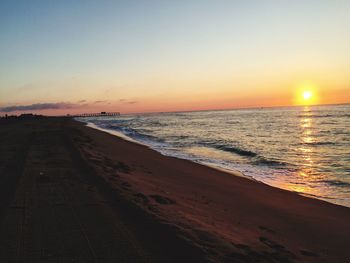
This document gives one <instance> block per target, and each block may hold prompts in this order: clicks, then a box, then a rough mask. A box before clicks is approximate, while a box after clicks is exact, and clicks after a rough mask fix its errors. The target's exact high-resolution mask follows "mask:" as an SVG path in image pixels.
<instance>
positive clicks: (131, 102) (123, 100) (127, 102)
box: [119, 99, 138, 104]
mask: <svg viewBox="0 0 350 263" xmlns="http://www.w3.org/2000/svg"><path fill="white" fill-rule="evenodd" d="M119 102H121V103H123V104H135V103H138V101H137V100H129V99H120V100H119Z"/></svg>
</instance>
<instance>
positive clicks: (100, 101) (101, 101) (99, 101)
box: [94, 100, 107, 104]
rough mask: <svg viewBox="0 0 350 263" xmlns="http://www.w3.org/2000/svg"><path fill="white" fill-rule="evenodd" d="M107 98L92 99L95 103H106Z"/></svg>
mask: <svg viewBox="0 0 350 263" xmlns="http://www.w3.org/2000/svg"><path fill="white" fill-rule="evenodd" d="M106 102H107V100H96V101H94V103H95V104H98V103H106Z"/></svg>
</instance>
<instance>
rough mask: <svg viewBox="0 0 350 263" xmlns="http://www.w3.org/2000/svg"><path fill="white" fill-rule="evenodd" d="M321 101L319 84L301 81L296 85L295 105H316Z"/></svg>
mask: <svg viewBox="0 0 350 263" xmlns="http://www.w3.org/2000/svg"><path fill="white" fill-rule="evenodd" d="M319 103H320V96H319V93H318V87H317V85H315V84H313V83H310V82H309V83H305V82H304V83H301V84H299V85H297V86H296V88H295V93H294V105H316V104H319Z"/></svg>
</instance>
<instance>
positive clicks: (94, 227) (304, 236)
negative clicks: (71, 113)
mask: <svg viewBox="0 0 350 263" xmlns="http://www.w3.org/2000/svg"><path fill="white" fill-rule="evenodd" d="M1 124H3V123H1ZM3 127H4V128H3V133H4V135H3V137H2V143H3V145H5V146H6V145H8V144H10V143H12V144H13V145H15V146H16V145H17V144H18V143H20V142H21V141H23V140H24V141H25V138H29V137H30V136H33V137H34V139H33V140H32V141H31V142H30V143H31V146H30V147H29V146H28V147H29V148H28V149H29V150H28V151H29V156H31V155H33V154H34V155H33V156H34V157H35V154H36V153H37V152H38V151H39V150H40V149H41V148H40V147H42V146H40V145H41V144H43V143H47V144H48V146H47V147H48V149H50V146H52V145H57V147H58V146H59V145H61V144H64V145H66V146H65V148H64V147H63V148H62V149H63V150H64V151H66V152H67V153H69V154H68V155H67V154H66V153H64V151H63V150H62V152H60V151H58V150H57V151H55V152H50V151H49V152H48V153H49V154H46V153H43V160H45V159H49V158H51V157H52V161H50V163H48V164H47V165H48V166H49V168H50V166H51V171H52V176H54V175H55V176H56V177H52V178H54V179H51V180H53V181H54V182H55V184H54V183H53V182H51V181H44V183H43V179H45V180H48V179H49V178H46V177H45V178H42V177H43V176H42V175H41V174H39V175H37V174H35V175H34V174H32V173H28V169H29V171H31V170H33V169H34V170H35V171H37V166H38V165H39V164H38V163H39V162H40V161H43V160H40V159H33V160H32V161H31V159H30V158H29V159H28V158H27V159H26V160H25V161H23V162H24V164H23V165H24V167H23V169H24V174H19V175H18V176H19V178H20V179H19V181H18V182H17V183H16V182H11V184H12V185H13V187H14V189H17V190H16V191H14V192H13V193H12V195H14V196H15V197H14V200H15V202H19V201H18V200H22V199H21V198H24V197H26V196H28V198H30V199H28V200H32V197H31V195H34V196H35V195H37V193H36V192H35V191H34V192H32V193H31V192H30V191H31V190H30V189H39V190H40V189H42V190H40V191H44V192H45V191H49V192H52V191H57V193H60V191H61V190H62V185H61V184H62V182H61V180H73V179H69V177H62V176H68V175H66V174H65V173H63V174H62V171H61V170H60V169H63V168H64V167H65V166H66V165H67V163H68V164H69V163H72V165H74V167H76V168H74V169H73V168H71V169H72V172H71V175H70V176H73V175H74V174H75V173H78V174H79V176H80V177H79V178H77V180H76V182H77V183H74V187H73V186H70V185H71V183H69V184H68V185H67V186H65V188H64V189H65V191H66V192H67V191H68V192H69V191H70V189H71V190H72V191H73V192H72V193H70V194H71V195H75V194H76V195H77V197H76V198H78V200H83V201H84V200H85V199H86V198H87V199H86V200H89V201H84V202H83V203H82V204H81V205H79V204H80V203H79V204H78V205H77V204H74V207H81V208H80V209H83V211H85V209H87V208H86V204H85V202H88V203H91V202H92V201H93V200H95V201H93V203H94V204H95V203H96V204H97V203H98V204H99V205H98V206H97V207H98V210H95V208H94V207H95V206H92V207H90V206H88V207H90V208H89V209H91V210H87V211H86V212H85V213H86V218H85V217H84V218H85V220H88V221H87V222H85V223H86V224H88V227H87V230H88V233H90V232H89V231H91V233H95V232H96V231H97V233H100V231H101V230H100V228H101V226H100V225H99V224H92V223H91V222H90V221H89V220H91V219H89V218H90V217H91V216H92V214H94V217H96V218H99V219H98V220H99V221H96V222H104V221H105V220H107V221H108V222H117V225H118V224H119V227H118V228H120V225H123V229H124V228H125V229H126V230H127V231H128V233H129V234H128V235H127V236H128V238H127V240H126V241H125V242H126V244H129V245H127V247H128V248H129V249H128V250H130V251H132V249H131V248H130V247H136V248H137V249H136V251H139V252H137V253H138V254H140V258H141V259H145V258H148V260H146V261H148V262H149V261H151V262H162V261H163V262H164V260H166V261H168V262H179V261H184V260H185V261H186V260H187V261H191V262H348V261H349V259H350V252H349V250H348V249H347V248H348V240H349V237H350V228H349V224H350V223H349V222H350V209H349V208H347V207H343V206H339V205H335V204H331V203H328V202H325V201H322V200H318V199H313V198H308V197H305V196H301V195H298V194H296V193H294V192H289V191H286V190H282V189H278V188H274V187H272V186H269V185H266V184H263V183H260V182H256V181H254V180H250V179H247V178H245V177H240V176H234V175H232V174H229V173H226V172H224V171H220V170H217V169H214V168H210V167H208V166H204V165H201V164H198V163H194V162H191V161H188V160H183V159H179V158H174V157H168V156H164V155H162V154H160V153H159V152H157V151H155V150H152V149H150V148H149V147H147V146H144V145H140V144H136V143H134V142H130V141H126V140H124V139H122V138H119V137H117V136H115V135H112V134H109V133H106V132H104V131H100V130H97V129H94V128H91V127H87V126H86V125H85V124H84V123H82V122H78V121H75V120H73V119H70V118H40V119H31V120H14V121H13V123H12V124H11V123H10V124H6V123H5V124H4V125H3ZM5 134H12V136H13V137H14V138H15V137H16V136H17V137H18V138H17V140H15V141H10V140H8V139H6V138H7V137H8V135H5ZM28 136H29V137H28ZM51 137H52V139H50V138H51ZM19 138H22V139H21V140H19ZM45 138H47V139H45ZM28 142H29V140H28ZM39 142H40V143H41V144H39ZM38 145H39V146H40V147H39V146H38ZM64 145H63V146H64ZM16 147H17V146H16ZM16 147H12V148H13V149H15V148H16ZM55 147H56V146H55ZM12 148H11V149H12ZM4 149H5V148H4ZM9 149H10V148H9ZM33 149H34V150H35V151H34V152H32V153H31V151H33ZM65 149H66V150H65ZM40 151H41V150H40ZM51 151H52V150H51ZM1 154H2V156H3V157H4V156H11V155H10V154H9V153H6V152H4V151H2V152H1ZM55 154H56V155H55ZM50 156H51V157H50ZM67 156H68V157H69V156H70V158H71V160H68V159H67V161H65V162H63V160H64V158H68V157H67ZM61 159H62V163H60V162H61ZM4 160H5V159H4ZM68 161H69V162H68ZM64 163H65V164H64ZM4 167H5V168H4V169H7V170H10V169H12V168H11V167H12V166H9V165H7V166H6V165H5V166H4ZM6 167H7V168H6ZM28 167H29V168H28ZM41 167H42V166H40V167H39V168H40V169H42V168H41ZM62 167H63V168H62ZM45 169H46V168H45ZM64 169H66V168H64ZM67 169H68V168H67ZM73 170H74V171H76V172H73ZM3 171H5V170H3ZM33 176H34V178H37V179H35V180H34V179H30V178H31V177H33ZM26 178H27V179H26ZM28 178H29V179H30V180H29V179H28ZM61 178H63V179H61ZM48 182H49V183H48ZM72 182H75V181H72ZM85 182H86V183H85ZM32 183H34V186H31V184H32ZM4 187H6V185H5V184H4V185H3V188H4ZM38 187H39V188H38ZM46 187H48V188H46ZM4 189H5V188H4ZM45 189H46V190H45ZM44 192H43V193H44ZM24 193H26V194H24ZM95 195H98V196H101V197H102V199H103V200H105V201H102V202H100V201H96V200H99V198H100V197H99V198H98V199H96V198H97V197H95ZM57 196H58V197H59V194H55V195H54V196H53V197H50V198H53V200H54V203H55V204H56V203H57V202H62V201H60V200H56V199H55V198H58V197H57ZM38 198H39V199H38ZM40 198H43V199H42V200H41V199H40ZM37 199H38V201H40V200H41V202H44V204H46V202H47V201H46V197H45V195H42V197H35V198H34V199H33V200H34V201H35V200H37ZM4 200H5V199H4ZM6 200H7V199H6ZM9 200H10V199H9ZM16 200H17V201H16ZM4 202H5V201H4ZM21 202H22V201H21ZM27 203H28V204H27ZM29 204H30V202H28V201H25V202H24V206H25V207H26V210H25V211H29V212H30V211H31V209H33V207H32V206H29V207H27V206H28V205H29ZM8 206H9V207H19V206H23V204H22V203H21V205H20V204H17V205H16V206H14V204H13V203H11V202H10V203H9V204H8ZM41 206H42V205H40V206H39V207H41ZM65 206H68V207H69V206H71V204H70V203H69V202H68V203H64V204H63V207H65ZM4 207H6V204H4ZM49 207H50V209H56V208H55V207H56V205H52V206H49ZM96 209H97V208H96ZM100 210H103V211H104V212H103V213H100V212H98V211H100ZM9 211H11V209H7V208H6V209H5V208H4V209H3V210H2V213H0V215H2V217H1V218H0V219H1V222H2V223H1V225H0V230H1V231H3V232H4V233H5V234H6V235H5V234H4V235H3V240H2V242H3V243H6V242H9V240H10V241H11V240H12V239H13V240H17V239H21V240H22V239H24V240H26V241H28V240H27V239H29V240H30V238H32V236H31V235H29V234H28V233H29V232H30V231H34V230H32V229H30V228H29V226H30V224H27V225H24V226H23V228H24V230H23V231H22V232H23V233H24V234H23V233H22V232H21V233H22V234H21V233H19V234H16V235H15V236H13V235H14V233H13V232H8V231H10V230H11V229H12V228H9V227H8V223H6V222H8V221H6V220H7V219H6V218H10V219H11V217H9V215H12V214H9ZM33 211H34V212H35V211H41V210H40V209H39V210H33ZM44 211H51V210H44ZM54 211H56V210H54ZM64 211H66V210H64ZM69 211H70V210H69ZM88 211H90V212H88ZM31 213H32V212H31ZM43 213H44V212H43ZM45 213H46V212H45ZM45 213H44V214H42V216H43V217H47V215H46V214H45ZM55 213H57V211H56V212H55ZM34 214H35V213H34ZM115 214H116V215H115ZM20 215H21V216H22V214H19V215H17V214H13V215H12V216H15V218H17V217H19V216H20ZM25 218H26V217H25ZM29 219H30V218H29ZM29 219H25V220H27V221H28V220H29ZM21 220H22V221H23V219H21V218H17V219H16V220H12V221H13V222H22V221H21ZM50 220H53V221H54V220H56V219H55V218H51V217H48V218H47V221H48V223H50V224H51V223H52V222H51V221H50ZM96 220H97V219H96ZM12 221H11V222H12ZM29 222H31V221H30V220H29ZM34 222H35V221H34ZM44 222H45V221H44ZM118 222H119V223H118ZM48 223H47V224H48ZM13 224H15V223H13ZM81 224H84V221H82V222H81ZM44 225H45V223H44ZM107 226H109V225H108V224H107ZM14 227H15V225H14ZM62 227H63V228H68V229H69V227H71V226H70V223H69V221H67V223H66V224H63V226H62ZM27 228H29V229H27ZM26 229H27V230H26ZM105 230H106V231H107V232H106V233H109V232H113V231H115V230H113V228H112V227H111V229H110V230H108V228H106V229H105ZM26 231H29V232H28V233H27V232H26ZM52 231H54V230H52ZM94 231H95V232H94ZM34 232H35V231H34ZM16 233H17V232H16ZM30 233H31V232H30ZM106 233H105V234H103V235H107V234H106ZM23 235H24V236H23ZM56 235H58V236H59V237H60V238H61V239H63V240H64V241H67V240H65V238H67V239H69V238H70V237H69V236H67V237H66V236H63V237H62V236H61V235H60V233H59V232H53V233H52V236H56ZM6 236H10V238H7V239H5V237H6ZM39 237H40V235H39ZM39 237H36V238H38V239H39V241H40V242H43V240H41V239H40V238H39ZM97 237H99V238H100V240H99V242H102V243H103V242H104V241H103V240H104V239H103V238H102V236H100V234H98V235H96V234H94V235H92V236H91V239H92V241H94V238H97ZM87 238H90V236H89V234H88V236H87ZM111 238H115V237H111ZM44 240H46V239H44ZM50 240H51V239H50ZM77 240H78V239H77ZM107 240H108V239H107ZM107 240H106V242H108V241H107ZM36 241H38V240H36ZM150 241H152V242H150ZM13 242H14V243H15V241H13ZM16 242H17V241H16ZM40 242H39V244H40ZM70 242H73V241H72V240H71V241H70ZM9 243H10V244H11V242H9ZM27 243H28V242H27ZM27 243H25V244H27ZM97 244H98V243H97ZM131 244H133V245H131ZM42 245H45V243H42ZM23 246H24V247H25V245H23ZM45 246H46V245H45ZM94 246H95V245H94V243H93V242H92V247H93V248H94ZM96 246H98V245H96ZM50 249H53V250H55V249H57V248H56V247H55V246H53V248H51V247H50ZM9 251H12V250H5V251H4V249H3V250H2V251H1V253H2V254H4V253H5V256H6V257H5V258H7V259H8V258H10V257H9ZM93 251H97V252H95V253H96V254H98V253H102V252H99V250H94V249H93ZM101 251H102V250H101ZM140 251H141V252H140ZM6 253H7V254H6ZM67 253H68V252H67ZM106 253H107V252H106ZM145 254H146V255H148V256H147V257H146V256H144V255H145ZM23 256H25V254H23ZM32 259H33V258H32ZM130 260H131V259H130ZM130 262H132V260H131V261H130Z"/></svg>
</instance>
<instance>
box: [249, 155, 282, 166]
mask: <svg viewBox="0 0 350 263" xmlns="http://www.w3.org/2000/svg"><path fill="white" fill-rule="evenodd" d="M254 164H257V165H267V166H275V167H278V166H280V167H286V166H288V163H286V162H282V161H276V160H271V159H267V158H265V157H262V156H257V158H256V160H255V161H254Z"/></svg>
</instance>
